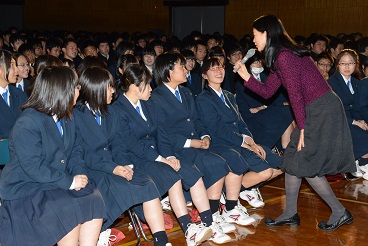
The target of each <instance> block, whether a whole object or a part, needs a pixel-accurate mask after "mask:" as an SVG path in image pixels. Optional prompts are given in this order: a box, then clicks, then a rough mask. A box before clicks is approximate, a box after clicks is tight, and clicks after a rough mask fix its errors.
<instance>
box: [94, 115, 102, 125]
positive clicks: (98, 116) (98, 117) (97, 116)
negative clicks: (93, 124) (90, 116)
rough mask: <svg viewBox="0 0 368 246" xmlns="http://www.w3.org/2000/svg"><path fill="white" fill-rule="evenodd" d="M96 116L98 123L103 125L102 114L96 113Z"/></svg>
mask: <svg viewBox="0 0 368 246" xmlns="http://www.w3.org/2000/svg"><path fill="white" fill-rule="evenodd" d="M95 118H96V121H97V124H98V125H99V126H100V125H101V116H100V115H99V114H96V115H95Z"/></svg>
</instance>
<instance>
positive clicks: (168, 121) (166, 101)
mask: <svg viewBox="0 0 368 246" xmlns="http://www.w3.org/2000/svg"><path fill="white" fill-rule="evenodd" d="M178 90H179V92H180V96H181V100H182V102H179V101H178V99H177V98H176V97H175V95H174V94H173V93H171V91H170V90H169V89H168V88H167V87H166V86H165V85H160V86H159V87H157V88H156V90H154V91H153V93H152V96H151V99H152V100H153V102H154V103H155V104H156V106H157V107H158V119H159V128H160V129H162V132H165V134H167V135H166V136H167V138H166V140H167V141H165V139H163V140H161V141H159V144H160V146H159V148H160V152H161V150H162V153H163V154H164V155H165V156H173V155H175V154H174V153H176V152H181V151H184V150H190V149H192V148H185V149H184V145H185V142H186V141H187V139H200V138H201V136H204V135H209V133H208V131H207V129H206V127H205V126H204V124H203V123H202V122H201V120H200V119H199V117H198V113H197V109H196V106H195V101H194V98H193V95H192V93H191V91H190V90H189V89H188V88H185V87H183V86H180V85H179V86H178ZM178 112H179V113H178Z"/></svg>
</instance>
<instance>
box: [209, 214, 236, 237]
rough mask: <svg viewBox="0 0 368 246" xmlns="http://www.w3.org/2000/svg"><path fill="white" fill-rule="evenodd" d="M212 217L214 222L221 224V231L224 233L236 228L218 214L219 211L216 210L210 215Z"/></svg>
mask: <svg viewBox="0 0 368 246" xmlns="http://www.w3.org/2000/svg"><path fill="white" fill-rule="evenodd" d="M212 219H213V222H215V223H216V224H218V225H219V226H221V228H222V231H223V232H224V233H230V232H233V231H235V230H236V227H235V226H234V225H232V224H230V223H227V222H226V221H225V219H224V217H222V215H221V214H220V212H216V213H214V214H213V215H212Z"/></svg>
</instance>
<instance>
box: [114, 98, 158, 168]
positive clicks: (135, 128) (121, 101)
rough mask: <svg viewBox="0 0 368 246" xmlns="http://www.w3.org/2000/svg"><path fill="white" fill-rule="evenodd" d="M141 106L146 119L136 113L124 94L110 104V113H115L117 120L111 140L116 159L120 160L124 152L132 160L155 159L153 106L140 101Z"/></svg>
mask: <svg viewBox="0 0 368 246" xmlns="http://www.w3.org/2000/svg"><path fill="white" fill-rule="evenodd" d="M141 106H142V109H141V110H142V111H143V113H144V115H145V116H146V118H147V121H145V120H144V119H143V118H142V117H141V116H140V115H139V114H138V112H137V111H136V109H135V108H134V107H133V106H132V104H131V103H130V102H129V100H128V99H127V98H126V97H125V96H124V95H120V96H119V98H118V100H116V101H115V102H114V103H113V105H112V107H113V108H114V111H113V112H112V114H115V116H116V117H117V121H118V122H119V127H118V129H117V131H116V134H115V137H114V140H113V142H112V145H113V149H112V153H113V156H114V159H116V160H120V159H121V158H122V156H123V155H125V154H126V153H128V155H129V157H130V158H131V160H132V161H133V162H140V161H141V160H142V159H144V160H149V161H155V159H157V157H158V156H159V152H158V148H157V141H156V139H157V132H156V124H154V122H155V121H157V117H156V115H155V112H154V111H153V110H154V108H153V107H151V106H150V104H149V103H147V102H145V101H141Z"/></svg>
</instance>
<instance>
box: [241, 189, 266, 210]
mask: <svg viewBox="0 0 368 246" xmlns="http://www.w3.org/2000/svg"><path fill="white" fill-rule="evenodd" d="M239 197H240V198H241V199H243V200H244V201H247V202H248V203H249V205H251V206H252V207H254V208H261V207H263V206H264V205H265V203H264V202H263V199H262V197H261V194H260V193H259V190H258V189H251V190H245V191H242V192H240V194H239Z"/></svg>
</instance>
